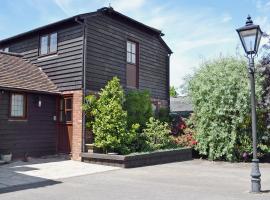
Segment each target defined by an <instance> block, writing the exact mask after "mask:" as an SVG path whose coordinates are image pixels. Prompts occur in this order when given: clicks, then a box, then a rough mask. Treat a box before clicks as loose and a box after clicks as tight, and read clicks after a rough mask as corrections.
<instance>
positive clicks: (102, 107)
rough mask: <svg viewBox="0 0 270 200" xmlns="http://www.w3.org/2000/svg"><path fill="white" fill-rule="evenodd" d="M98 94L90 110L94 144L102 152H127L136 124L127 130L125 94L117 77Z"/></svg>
mask: <svg viewBox="0 0 270 200" xmlns="http://www.w3.org/2000/svg"><path fill="white" fill-rule="evenodd" d="M99 95H100V96H99V99H98V100H97V101H96V108H95V109H93V111H92V114H93V116H94V117H95V119H94V121H93V125H92V127H93V132H94V136H95V146H96V147H98V148H101V149H102V150H103V151H104V152H117V153H120V154H126V153H129V152H130V151H131V149H129V145H130V144H131V143H132V141H133V140H134V137H135V135H136V129H137V128H138V125H132V126H131V129H130V130H128V126H127V112H126V111H124V110H123V104H124V100H125V98H124V97H125V96H124V91H123V89H122V87H121V85H120V81H119V79H118V78H116V77H114V78H113V79H112V80H111V81H109V82H108V84H107V85H106V86H105V88H104V89H102V90H101V92H100V94H99ZM89 98H90V97H89Z"/></svg>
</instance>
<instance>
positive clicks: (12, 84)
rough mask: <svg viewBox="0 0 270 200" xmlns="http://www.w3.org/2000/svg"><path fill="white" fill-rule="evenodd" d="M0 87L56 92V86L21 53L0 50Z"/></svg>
mask: <svg viewBox="0 0 270 200" xmlns="http://www.w3.org/2000/svg"><path fill="white" fill-rule="evenodd" d="M0 88H6V89H18V90H30V91H36V92H45V93H58V89H57V87H56V86H55V85H54V83H53V82H52V81H51V80H50V79H49V78H48V76H47V75H46V74H45V73H44V72H43V71H42V70H41V69H40V68H39V67H37V66H35V65H33V64H31V63H30V62H28V61H27V60H25V59H23V57H22V55H21V54H17V53H7V52H2V51H0Z"/></svg>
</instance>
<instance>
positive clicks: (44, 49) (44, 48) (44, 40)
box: [40, 36, 48, 55]
mask: <svg viewBox="0 0 270 200" xmlns="http://www.w3.org/2000/svg"><path fill="white" fill-rule="evenodd" d="M47 53H48V36H42V37H41V39H40V54H41V55H44V54H47Z"/></svg>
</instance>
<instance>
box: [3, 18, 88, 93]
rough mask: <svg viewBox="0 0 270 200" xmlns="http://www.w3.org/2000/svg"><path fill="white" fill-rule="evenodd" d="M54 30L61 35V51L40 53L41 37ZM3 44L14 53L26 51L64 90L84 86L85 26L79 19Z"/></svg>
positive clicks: (24, 52) (30, 59) (27, 57)
mask: <svg viewBox="0 0 270 200" xmlns="http://www.w3.org/2000/svg"><path fill="white" fill-rule="evenodd" d="M54 32H57V34H58V51H57V54H54V55H51V56H45V57H44V56H43V57H42V56H39V37H40V36H42V35H45V34H49V33H54ZM0 46H1V47H9V51H10V52H16V53H23V54H24V55H25V56H24V58H25V59H27V60H29V61H30V62H31V63H33V64H36V65H37V66H39V67H41V68H42V69H43V71H44V72H45V73H46V74H47V75H48V77H49V78H50V79H51V80H52V81H53V82H54V83H55V85H56V86H57V87H58V89H59V90H60V91H68V90H77V89H81V88H82V79H83V69H82V68H83V28H82V26H81V25H80V24H78V23H77V22H75V21H73V22H68V23H64V24H61V25H58V26H56V27H52V28H47V29H43V30H40V31H36V32H34V33H31V34H27V35H25V36H23V37H18V38H16V39H12V40H8V41H6V42H5V41H4V42H2V43H1V44H0Z"/></svg>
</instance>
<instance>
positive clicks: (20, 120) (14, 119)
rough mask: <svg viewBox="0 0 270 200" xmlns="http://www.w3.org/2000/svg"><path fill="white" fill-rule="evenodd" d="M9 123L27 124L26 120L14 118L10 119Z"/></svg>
mask: <svg viewBox="0 0 270 200" xmlns="http://www.w3.org/2000/svg"><path fill="white" fill-rule="evenodd" d="M8 121H9V122H27V121H28V120H27V119H16V118H10V119H8Z"/></svg>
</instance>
